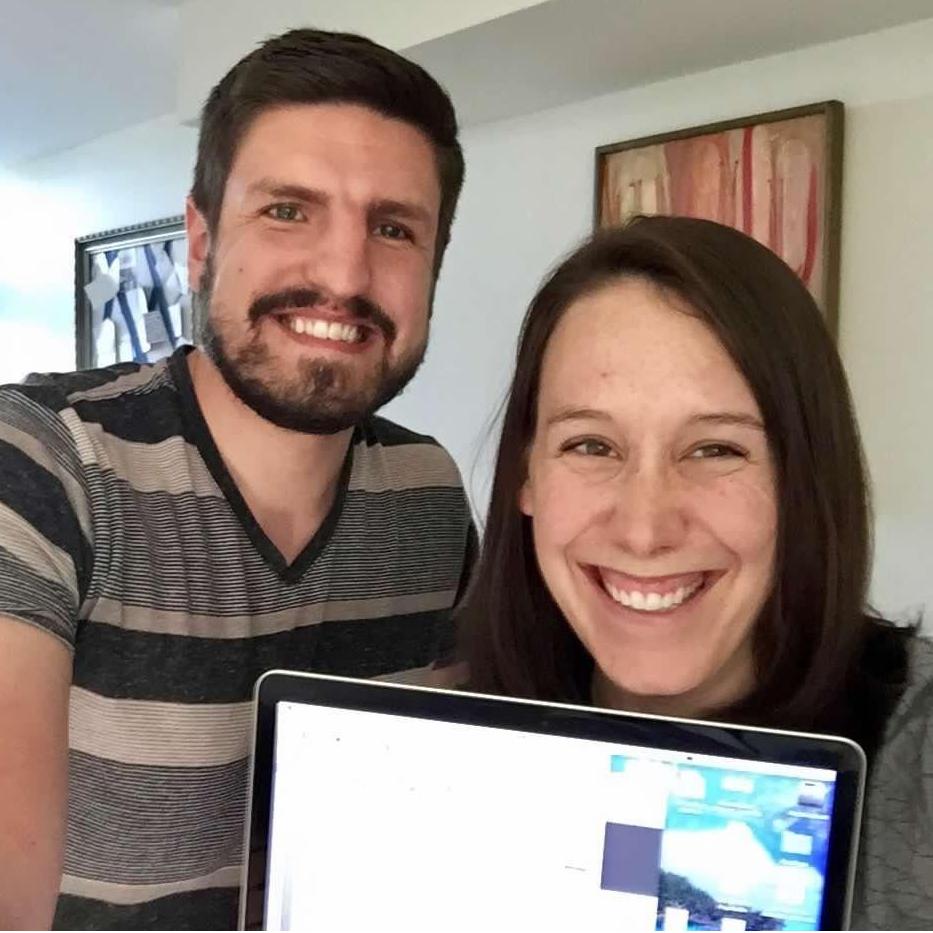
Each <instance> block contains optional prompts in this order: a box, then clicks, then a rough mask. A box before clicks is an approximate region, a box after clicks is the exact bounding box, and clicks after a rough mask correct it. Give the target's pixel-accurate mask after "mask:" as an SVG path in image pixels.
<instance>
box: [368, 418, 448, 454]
mask: <svg viewBox="0 0 933 933" xmlns="http://www.w3.org/2000/svg"><path fill="white" fill-rule="evenodd" d="M360 435H361V439H362V440H363V441H365V442H366V444H367V445H368V446H370V447H372V446H373V445H376V444H378V445H380V446H382V447H402V446H405V445H407V444H427V445H430V446H433V447H439V448H440V449H441V450H444V448H443V447H442V446H441V444H440V441H438V440H437V438H435V437H432V436H431V435H430V434H419V433H418V432H417V431H412V430H411V429H410V428H406V427H404V426H403V425H401V424H398V423H397V422H395V421H390V420H389V419H388V418H382V417H380V416H378V415H375V416H373V417H371V418H367V419H366V420H365V421H364V422H363V423H362V425H361V426H360ZM444 452H445V453H446V451H444Z"/></svg>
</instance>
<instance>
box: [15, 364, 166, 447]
mask: <svg viewBox="0 0 933 933" xmlns="http://www.w3.org/2000/svg"><path fill="white" fill-rule="evenodd" d="M0 421H3V422H5V423H8V424H12V425H14V426H16V427H18V428H20V429H21V430H26V431H27V432H28V431H29V429H30V426H32V425H35V426H36V427H37V430H39V426H40V425H43V426H44V427H45V430H46V431H51V432H52V433H53V434H54V433H60V432H62V431H64V432H66V433H68V434H71V435H73V436H77V435H81V436H83V435H84V432H85V428H87V427H89V426H93V427H92V428H91V430H93V431H103V432H105V433H106V434H107V435H108V436H113V437H115V438H120V439H123V440H126V441H136V442H143V443H155V442H158V441H162V440H165V439H166V438H167V437H170V436H172V435H174V434H177V433H179V432H180V431H182V421H181V419H180V418H179V393H178V388H177V385H176V382H175V378H174V376H173V374H172V370H171V367H170V365H169V361H168V360H161V361H159V362H157V363H119V364H117V365H114V366H107V367H104V368H102V369H92V370H83V371H80V372H70V373H41V374H33V375H30V376H27V377H26V379H24V380H23V382H21V383H18V384H14V385H8V386H3V387H0Z"/></svg>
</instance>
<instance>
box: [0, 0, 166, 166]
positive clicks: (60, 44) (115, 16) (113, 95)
mask: <svg viewBox="0 0 933 933" xmlns="http://www.w3.org/2000/svg"><path fill="white" fill-rule="evenodd" d="M180 3H181V0H2V7H3V9H2V14H3V16H2V27H0V88H3V93H2V94H0V166H3V165H10V164H15V163H16V162H20V161H24V160H27V159H33V158H36V157H39V156H42V155H44V154H46V153H51V152H56V151H59V150H61V149H67V148H69V147H70V146H75V145H78V144H79V143H82V142H86V141H87V140H90V139H94V138H96V137H98V136H103V135H104V134H106V133H109V132H112V131H114V130H118V129H121V128H122V127H125V126H129V125H131V124H133V123H139V122H142V121H143V120H147V119H149V118H151V117H155V116H159V115H160V114H164V113H168V112H170V111H172V110H174V107H175V81H176V74H177V71H178V54H177V51H176V50H177V48H178V41H177V40H178V22H179V16H180V13H179V10H178V6H179V5H180Z"/></svg>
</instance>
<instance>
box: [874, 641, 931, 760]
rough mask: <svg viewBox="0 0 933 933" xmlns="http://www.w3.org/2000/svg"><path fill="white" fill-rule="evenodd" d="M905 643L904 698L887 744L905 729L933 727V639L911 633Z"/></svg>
mask: <svg viewBox="0 0 933 933" xmlns="http://www.w3.org/2000/svg"><path fill="white" fill-rule="evenodd" d="M899 637H900V638H902V639H903V640H904V670H903V684H902V688H901V694H900V698H899V700H898V702H897V705H896V706H895V707H894V710H893V712H892V713H891V717H890V719H889V721H888V726H887V729H886V730H885V737H884V744H887V743H888V742H889V741H890V740H891V739H892V738H894V736H896V735H898V734H900V733H901V732H903V731H904V730H907V731H909V732H911V733H914V732H915V731H916V730H917V729H918V728H922V729H925V730H926V734H927V738H928V739H929V740H931V741H933V735H930V734H929V727H930V726H931V725H933V639H931V638H930V637H928V636H927V635H925V634H923V633H922V632H918V631H914V630H907V631H904V632H902V633H900V634H899Z"/></svg>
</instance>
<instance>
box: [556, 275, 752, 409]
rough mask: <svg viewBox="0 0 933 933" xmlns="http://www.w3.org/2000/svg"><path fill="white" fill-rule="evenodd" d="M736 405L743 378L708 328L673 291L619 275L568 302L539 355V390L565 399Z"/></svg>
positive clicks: (747, 402)
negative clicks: (617, 277)
mask: <svg viewBox="0 0 933 933" xmlns="http://www.w3.org/2000/svg"><path fill="white" fill-rule="evenodd" d="M568 396H573V397H575V399H576V400H579V401H580V402H585V403H587V404H589V405H593V404H594V403H596V402H602V403H603V404H605V405H608V406H611V405H613V404H621V405H624V404H625V403H626V400H631V401H633V402H638V404H640V405H644V404H649V403H650V404H656V405H664V404H678V403H680V404H691V405H694V406H695V405H698V404H706V405H712V406H721V405H724V404H728V405H729V406H731V407H735V406H736V405H741V406H742V407H746V408H749V409H750V411H754V412H757V406H756V405H755V402H754V398H753V396H752V393H751V390H750V389H749V387H748V385H747V383H746V382H745V379H744V378H743V376H742V374H741V373H740V372H739V370H738V368H737V367H736V365H735V363H734V362H733V360H732V358H731V357H730V356H729V354H728V353H727V351H726V349H725V348H724V347H723V345H722V344H721V343H720V341H719V339H718V338H717V337H716V335H715V334H714V332H713V331H712V329H711V328H710V327H709V326H708V325H707V324H706V323H705V322H704V321H703V320H702V319H701V318H700V317H698V316H697V315H696V314H695V313H693V312H692V310H691V309H690V307H689V306H688V305H687V304H686V303H685V302H684V301H683V300H682V299H680V298H679V297H677V296H675V295H672V294H670V293H668V292H665V291H662V290H661V289H659V288H658V287H657V286H656V285H654V284H653V283H651V282H646V281H643V280H640V279H623V280H619V281H616V282H613V283H611V284H608V285H606V286H604V287H603V288H600V289H599V290H598V291H594V292H592V293H590V294H587V295H585V296H583V297H582V298H580V299H578V300H577V301H575V302H574V303H573V304H572V305H571V306H570V307H569V308H568V309H567V311H566V312H565V313H564V315H563V317H562V319H561V321H560V322H559V324H558V326H557V327H556V328H555V331H554V334H553V335H552V337H551V340H550V341H549V344H548V346H547V349H546V351H545V355H544V361H543V365H542V373H541V385H540V391H539V397H540V400H541V404H547V403H548V401H551V402H554V403H559V404H566V403H567V402H568Z"/></svg>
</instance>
